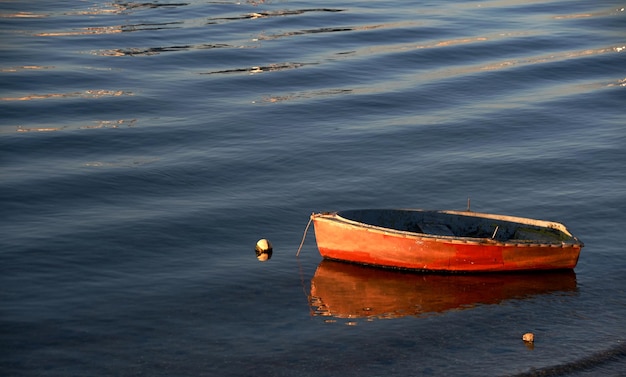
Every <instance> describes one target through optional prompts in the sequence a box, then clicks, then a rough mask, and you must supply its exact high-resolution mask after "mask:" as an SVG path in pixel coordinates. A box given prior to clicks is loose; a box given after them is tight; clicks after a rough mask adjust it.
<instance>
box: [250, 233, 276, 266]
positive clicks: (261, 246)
mask: <svg viewBox="0 0 626 377" xmlns="http://www.w3.org/2000/svg"><path fill="white" fill-rule="evenodd" d="M254 251H255V252H256V257H257V259H258V260H259V261H261V262H265V261H267V260H268V259H270V258H271V257H272V251H273V250H272V243H271V242H270V241H268V240H266V239H265V238H263V239H260V240H259V241H258V242H257V243H256V246H255V248H254Z"/></svg>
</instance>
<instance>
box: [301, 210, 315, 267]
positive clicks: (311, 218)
mask: <svg viewBox="0 0 626 377" xmlns="http://www.w3.org/2000/svg"><path fill="white" fill-rule="evenodd" d="M313 215H315V212H313V213H312V214H311V217H309V222H308V224H306V228H305V229H304V234H303V235H302V242H300V247H298V252H297V253H296V257H298V256H299V255H300V250H301V249H302V245H304V240H305V239H306V234H307V232H308V231H309V226H310V225H311V221H313Z"/></svg>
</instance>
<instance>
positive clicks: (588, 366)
mask: <svg viewBox="0 0 626 377" xmlns="http://www.w3.org/2000/svg"><path fill="white" fill-rule="evenodd" d="M624 359H626V343H623V342H620V344H619V345H617V346H615V347H613V348H609V349H608V350H604V351H600V352H596V353H594V354H592V355H591V356H588V357H584V358H582V359H579V360H576V361H572V362H570V363H566V364H562V365H554V366H550V367H545V368H540V369H533V370H530V371H528V372H525V373H521V374H516V375H514V376H515V377H538V376H564V375H567V374H570V373H573V372H580V371H590V370H593V369H595V368H598V367H601V366H604V365H607V364H610V363H614V362H618V361H624Z"/></svg>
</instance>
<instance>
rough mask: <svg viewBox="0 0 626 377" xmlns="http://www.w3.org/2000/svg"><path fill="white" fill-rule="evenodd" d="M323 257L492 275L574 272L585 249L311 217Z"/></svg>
mask: <svg viewBox="0 0 626 377" xmlns="http://www.w3.org/2000/svg"><path fill="white" fill-rule="evenodd" d="M311 217H312V220H313V224H314V227H315V238H316V240H317V246H318V249H319V252H320V254H321V255H322V257H324V258H327V259H334V260H342V261H348V262H353V263H361V264H367V265H374V266H382V267H391V268H402V269H411V270H426V271H447V272H487V271H527V270H555V269H573V268H574V267H576V264H577V263H578V257H579V255H580V250H581V245H580V244H567V243H559V244H527V243H513V242H498V241H495V240H490V239H474V240H468V239H467V238H464V239H451V238H441V237H436V236H427V235H424V234H410V233H408V232H395V231H392V230H390V231H387V230H383V229H380V228H375V227H362V226H358V225H355V224H351V223H346V222H343V221H338V220H337V219H336V218H333V216H332V215H324V214H314V215H312V216H311Z"/></svg>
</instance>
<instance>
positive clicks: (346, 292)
mask: <svg viewBox="0 0 626 377" xmlns="http://www.w3.org/2000/svg"><path fill="white" fill-rule="evenodd" d="M576 291H577V284H576V273H575V272H574V271H573V270H560V271H546V272H537V273H516V274H510V273H509V274H504V273H500V274H498V273H493V274H481V275H476V274H455V275H451V274H415V273H411V272H403V271H393V270H388V269H382V268H369V267H366V266H358V265H355V264H349V263H340V262H335V261H330V260H323V261H322V262H321V263H320V264H319V266H318V267H317V270H316V271H315V275H314V276H313V279H311V295H310V296H309V304H310V305H311V308H312V310H313V311H312V315H314V316H322V317H334V318H351V319H356V318H367V319H392V318H399V317H405V316H416V317H423V316H430V315H437V314H442V313H446V312H448V311H451V310H466V309H471V308H475V307H477V306H480V305H495V304H500V303H502V302H504V301H506V300H514V299H515V300H523V299H527V298H530V297H535V296H538V295H544V294H562V293H575V292H576Z"/></svg>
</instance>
